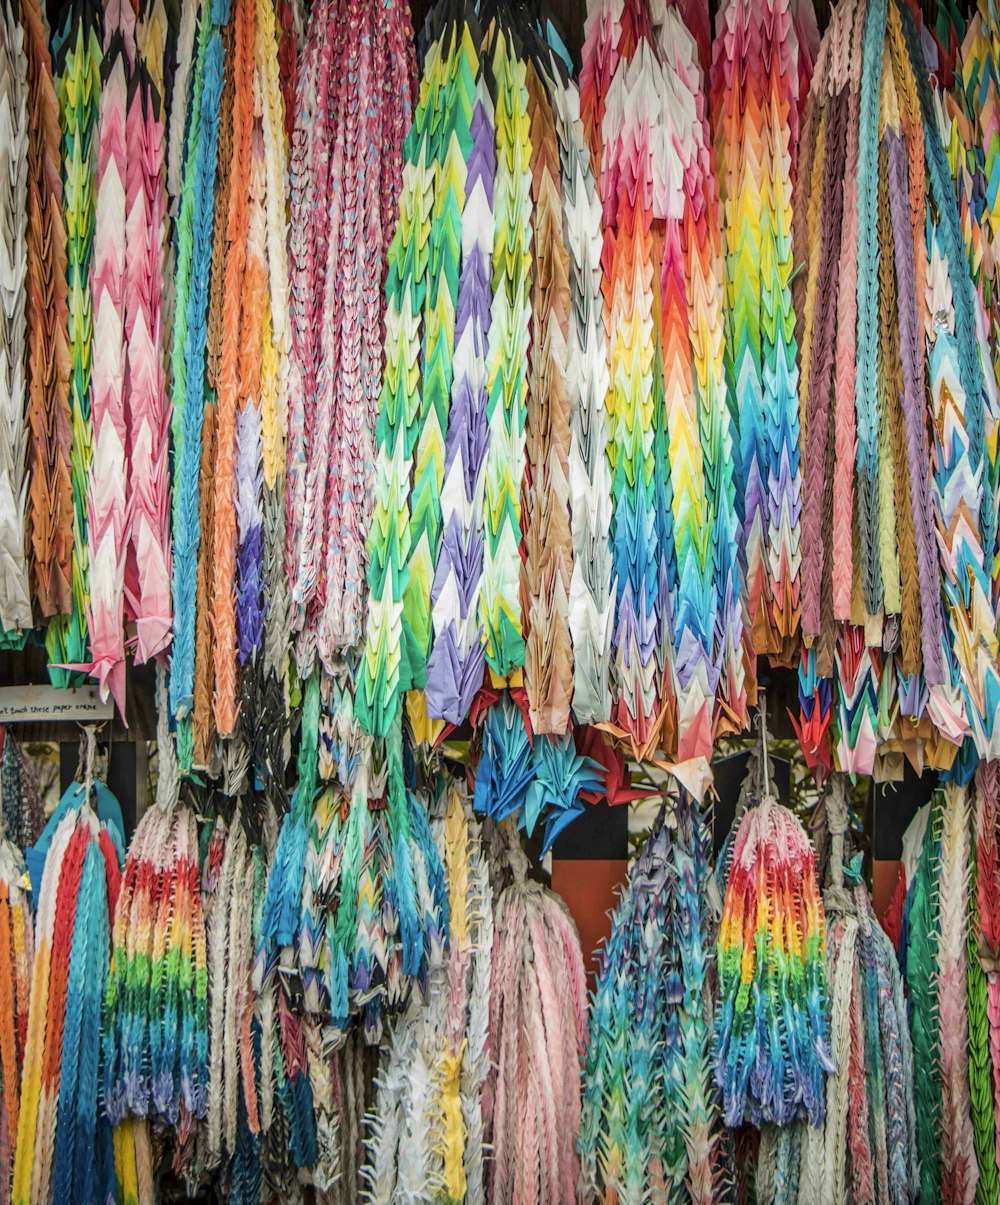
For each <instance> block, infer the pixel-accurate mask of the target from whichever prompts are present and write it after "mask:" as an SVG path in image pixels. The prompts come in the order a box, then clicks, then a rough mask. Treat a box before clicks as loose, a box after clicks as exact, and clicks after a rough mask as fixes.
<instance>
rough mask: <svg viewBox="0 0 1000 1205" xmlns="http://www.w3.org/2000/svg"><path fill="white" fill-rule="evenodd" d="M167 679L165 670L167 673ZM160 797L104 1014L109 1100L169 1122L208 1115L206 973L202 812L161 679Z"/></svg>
mask: <svg viewBox="0 0 1000 1205" xmlns="http://www.w3.org/2000/svg"><path fill="white" fill-rule="evenodd" d="M161 681H162V675H161ZM160 696H161V697H160V702H161V704H162V706H161V709H160V727H159V731H158V735H159V739H158V742H157V744H158V748H159V751H160V766H159V778H158V780H157V801H156V803H155V805H154V806H153V807H151V808H150V809H149V810H148V811H147V812H146V814H145V815H144V816H143V818H142V820H141V821H140V822H139V825H138V827H137V828H136V831H135V835H134V836H133V838H132V843H131V845H130V847H129V851H128V856H127V857H126V859H125V867H124V871H123V874H122V886H121V891H120V892H119V895H118V901H117V904H116V907H115V914H114V920H113V925H112V958H111V966H110V969H109V973H108V985H107V991H106V994H105V998H104V1013H103V1018H102V1030H103V1033H102V1050H103V1064H102V1075H103V1084H104V1087H103V1095H104V1107H105V1110H106V1112H107V1115H108V1118H109V1119H110V1121H111V1122H112V1124H115V1125H117V1124H118V1123H120V1122H121V1121H123V1120H124V1118H125V1117H126V1116H128V1115H132V1116H135V1117H142V1118H152V1117H154V1116H161V1117H165V1118H166V1119H167V1120H168V1121H169V1123H170V1124H171V1125H174V1126H176V1125H178V1124H179V1122H180V1121H181V1119H182V1117H183V1118H184V1119H186V1118H188V1117H191V1118H201V1117H203V1116H204V1114H205V1107H206V1097H207V1090H208V1047H209V1033H208V973H207V968H206V946H205V920H204V916H203V913H202V904H201V892H200V884H199V878H200V874H199V865H198V831H197V824H196V821H195V816H194V813H193V812H192V811H191V809H190V808H188V807H183V806H180V805H178V803H177V785H178V784H177V768H176V764H175V762H174V759H173V746H172V744H171V742H170V739H169V733H168V730H167V721H166V716H167V707H166V690H165V688H164V687H161V690H160Z"/></svg>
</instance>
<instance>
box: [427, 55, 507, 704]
mask: <svg viewBox="0 0 1000 1205" xmlns="http://www.w3.org/2000/svg"><path fill="white" fill-rule="evenodd" d="M469 133H470V136H471V139H472V148H471V150H470V151H469V155H468V161H467V163H466V177H465V205H464V208H463V213H462V273H461V277H460V278H459V282H458V303H457V310H456V315H455V355H454V364H453V372H454V378H453V385H452V403H451V406H452V408H451V414H450V421H449V425H448V435H447V439H446V442H445V465H444V484H443V487H442V490H441V525H442V531H443V534H442V537H441V550H440V554H439V556H438V562H437V568H436V569H435V571H434V582H433V586H432V589H431V618H432V621H433V624H434V642H433V647H432V648H431V653H430V656H429V657H428V659H427V685H426V688H425V696H426V701H427V711H428V713H429V714H430V715H432V716H438V717H441V718H443V719H445V720H447V721H448V722H449V723H452V724H458V723H461V721H462V720H463V719H464V718H465V716H467V715H468V714H469V709H470V708H471V706H472V700H473V699H474V698H475V695H476V692H477V691H478V690H479V687H480V685H481V684H482V680H483V669H484V664H485V649H484V648H483V643H482V631H483V628H482V621H481V619H480V615H479V595H480V590H481V588H482V578H483V538H484V517H483V514H482V511H481V508H480V507H479V505H478V504H479V499H480V497H481V494H482V490H483V489H484V485H483V482H484V478H483V473H484V470H485V450H486V446H487V441H488V439H489V431H488V425H487V417H486V410H487V396H488V395H487V365H486V356H487V350H488V346H489V342H488V341H489V332H490V300H491V291H490V278H491V276H492V265H493V239H494V228H493V184H494V179H495V177H496V143H495V137H494V129H493V101H492V99H491V98H490V94H489V91H488V89H487V86H486V80H485V78H484V77H483V75H482V74H481V73H480V75H479V77H478V79H477V80H476V93H475V104H474V107H473V111H472V120H471V122H470V125H469Z"/></svg>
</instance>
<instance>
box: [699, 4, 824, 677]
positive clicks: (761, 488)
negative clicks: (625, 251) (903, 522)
mask: <svg viewBox="0 0 1000 1205" xmlns="http://www.w3.org/2000/svg"><path fill="white" fill-rule="evenodd" d="M799 57H800V56H799V44H798V34H797V30H796V24H795V20H794V17H793V6H792V4H790V3H785V2H783V0H778V2H777V3H771V2H756V0H751V2H750V3H747V2H746V0H732V3H730V4H728V5H726V6H724V7H723V9H722V11H721V12H720V14H719V32H718V34H717V35H716V39H715V46H714V51H713V59H714V62H713V71H712V85H711V93H712V97H713V100H712V109H713V115H712V123H713V126H714V129H715V155H716V172H717V175H718V183H719V211H720V216H721V220H722V225H723V236H724V243H725V281H726V293H725V296H726V310H725V313H726V385H727V390H728V392H729V395H730V399H731V400H730V409H731V411H732V413H733V415H734V418H735V420H736V421H737V423H738V429H739V447H738V448H737V447H734V449H733V450H734V455H735V459H736V465H737V466H738V467H737V468H736V470H735V475H736V478H737V480H740V479H742V484H743V489H742V491H739V492H738V498H737V501H736V509H737V514H738V515H739V518H740V522H741V524H742V527H743V547H742V553H743V558H744V563H745V566H746V590H747V598H748V604H747V605H748V611H749V622H750V625H751V629H752V632H753V646H754V651H755V652H757V653H766V654H769V655H770V656H771V657H772V659H776V660H778V661H780V662H783V663H786V664H793V663H794V661H795V660H796V659H797V654H798V642H799V568H800V564H801V551H800V517H801V510H802V474H801V468H800V455H799V401H798V362H797V361H798V347H797V344H796V341H795V313H794V309H793V306H792V293H791V278H792V272H793V267H794V257H793V254H792V185H793V180H794V168H795V161H796V154H797V150H798V133H799V106H800V97H799V88H800V86H801V83H802V77H803V75H804V74H805V75H806V79H808V74H807V72H808V67H807V66H806V65H805V63H808V53H807V52H804V53H803V59H804V60H805V63H804V64H803V65H802V66H800V63H799ZM802 100H803V101H804V97H803V98H802Z"/></svg>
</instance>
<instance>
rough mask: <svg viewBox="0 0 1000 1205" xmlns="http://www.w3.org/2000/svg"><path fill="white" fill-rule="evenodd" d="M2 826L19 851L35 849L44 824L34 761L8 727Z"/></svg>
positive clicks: (3, 736) (3, 748) (0, 752)
mask: <svg viewBox="0 0 1000 1205" xmlns="http://www.w3.org/2000/svg"><path fill="white" fill-rule="evenodd" d="M0 823H2V824H3V827H4V828H5V829H6V832H7V835H8V837H9V838H10V839H11V841H13V842H14V844H15V845H16V846H17V847H18V848H19V849H27V848H28V847H29V846H31V845H34V844H35V842H36V841H37V840H38V836H39V834H40V833H41V831H42V828H43V827H44V824H45V816H44V814H43V811H42V801H41V799H40V798H39V792H38V780H37V778H36V776H35V770H34V766H33V764H32V761H31V758H30V757H29V755H28V754H27V753H25V752H24V751H23V750H22V748H21V746H20V744H19V743H18V741H17V738H16V737H15V736H14V733H13V730H12V729H11V728H9V727H7V726H3V727H0Z"/></svg>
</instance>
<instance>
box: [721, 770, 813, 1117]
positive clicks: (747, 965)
mask: <svg viewBox="0 0 1000 1205" xmlns="http://www.w3.org/2000/svg"><path fill="white" fill-rule="evenodd" d="M765 756H766V753H765ZM764 792H765V793H764V795H763V797H762V798H761V800H760V802H759V803H757V804H755V805H754V806H752V807H750V808H748V810H747V811H746V812H745V813H744V815H743V817H742V819H741V820H740V821H739V822H738V827H737V828H736V829H735V832H734V833H733V834H732V835H731V838H730V841H731V848H730V849H729V850H728V851H727V853H726V859H725V868H726V887H725V905H724V908H723V913H722V920H721V923H720V927H719V941H718V968H719V971H718V974H719V1010H718V1013H717V1016H716V1027H715V1075H716V1081H717V1083H718V1086H719V1089H720V1091H721V1092H722V1098H723V1116H724V1118H725V1120H726V1123H727V1125H730V1126H735V1125H739V1124H740V1123H741V1122H743V1121H744V1120H749V1121H750V1122H751V1123H752V1124H754V1125H759V1124H760V1123H761V1122H773V1123H774V1124H776V1125H787V1124H788V1123H789V1122H791V1121H794V1120H795V1119H796V1118H801V1117H804V1118H808V1120H809V1122H810V1124H811V1125H813V1126H816V1125H819V1124H820V1123H821V1122H822V1120H823V1116H824V1113H825V1108H826V1104H825V1100H824V1090H823V1075H824V1072H830V1071H832V1070H833V1069H834V1065H833V1063H832V1062H831V1059H830V1054H829V1049H828V1045H827V1042H828V1039H827V1013H826V962H825V924H824V917H823V902H822V899H821V898H820V895H819V890H818V886H817V882H816V866H815V855H814V853H813V849H812V846H811V845H810V844H809V839H808V837H807V836H806V834H805V833H804V832H803V830H802V826H801V824H799V822H798V820H797V819H796V818H795V816H794V815H793V813H791V812H790V811H788V809H787V808H783V807H782V806H781V805H780V804H779V803H778V802H777V801H776V800H775V799H774V797H773V796H771V795H770V794H768V793H767V788H766V785H765V788H764ZM784 967H787V968H788V970H787V971H785V970H784V969H783V968H784ZM793 968H794V969H793ZM758 1002H759V1003H758ZM768 1004H770V1007H768Z"/></svg>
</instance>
